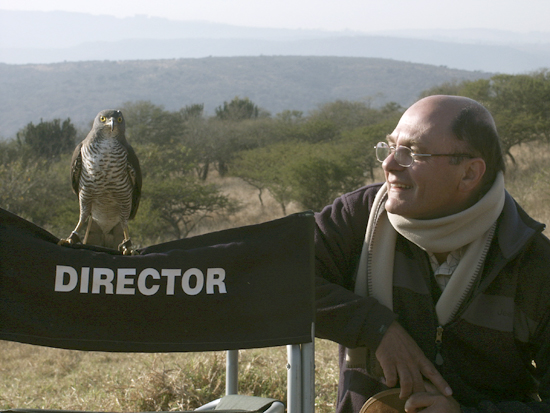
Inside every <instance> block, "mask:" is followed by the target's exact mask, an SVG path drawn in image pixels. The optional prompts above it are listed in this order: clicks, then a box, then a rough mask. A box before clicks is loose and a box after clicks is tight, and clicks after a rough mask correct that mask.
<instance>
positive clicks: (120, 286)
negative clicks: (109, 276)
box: [116, 268, 136, 295]
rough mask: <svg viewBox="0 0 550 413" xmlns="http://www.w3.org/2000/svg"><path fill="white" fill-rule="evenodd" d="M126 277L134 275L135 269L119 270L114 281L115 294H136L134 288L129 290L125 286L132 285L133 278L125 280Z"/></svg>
mask: <svg viewBox="0 0 550 413" xmlns="http://www.w3.org/2000/svg"><path fill="white" fill-rule="evenodd" d="M127 275H136V269H135V268H119V269H118V271H117V280H116V293H117V294H121V295H134V294H135V293H136V289H135V288H133V287H132V288H129V287H127V286H133V285H134V279H133V278H126V276H127Z"/></svg>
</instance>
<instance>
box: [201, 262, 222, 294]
mask: <svg viewBox="0 0 550 413" xmlns="http://www.w3.org/2000/svg"><path fill="white" fill-rule="evenodd" d="M215 285H216V286H218V292H219V293H220V294H226V293H227V291H226V289H225V270H224V269H223V268H208V269H207V270H206V294H214V286H215Z"/></svg>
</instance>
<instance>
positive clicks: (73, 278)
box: [55, 265, 78, 293]
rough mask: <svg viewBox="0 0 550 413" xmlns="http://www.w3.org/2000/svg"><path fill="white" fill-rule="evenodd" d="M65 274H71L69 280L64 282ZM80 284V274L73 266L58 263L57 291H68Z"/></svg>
mask: <svg viewBox="0 0 550 413" xmlns="http://www.w3.org/2000/svg"><path fill="white" fill-rule="evenodd" d="M65 274H68V275H69V282H68V283H67V284H65V283H64V280H65ZM76 284H78V274H77V273H76V270H75V269H74V268H73V267H68V266H66V265H58V266H57V267H56V269H55V291H59V292H63V293H64V292H68V291H72V290H74V289H75V288H76Z"/></svg>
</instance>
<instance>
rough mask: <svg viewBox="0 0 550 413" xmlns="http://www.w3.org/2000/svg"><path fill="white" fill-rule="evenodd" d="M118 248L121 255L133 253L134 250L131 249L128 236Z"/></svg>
mask: <svg viewBox="0 0 550 413" xmlns="http://www.w3.org/2000/svg"><path fill="white" fill-rule="evenodd" d="M118 250H119V251H120V252H122V254H123V255H134V250H132V240H131V239H130V238H128V239H125V240H124V241H122V243H121V244H120V245H119V246H118Z"/></svg>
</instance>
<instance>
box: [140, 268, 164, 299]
mask: <svg viewBox="0 0 550 413" xmlns="http://www.w3.org/2000/svg"><path fill="white" fill-rule="evenodd" d="M149 276H150V277H153V278H154V279H155V280H159V279H160V274H159V272H158V271H157V270H155V269H154V268H145V269H144V270H143V271H142V272H140V273H139V278H138V289H139V292H140V293H142V294H143V295H153V294H156V293H157V291H158V290H159V288H160V287H159V286H158V285H153V286H152V287H150V288H149V287H147V277H149Z"/></svg>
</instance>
